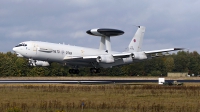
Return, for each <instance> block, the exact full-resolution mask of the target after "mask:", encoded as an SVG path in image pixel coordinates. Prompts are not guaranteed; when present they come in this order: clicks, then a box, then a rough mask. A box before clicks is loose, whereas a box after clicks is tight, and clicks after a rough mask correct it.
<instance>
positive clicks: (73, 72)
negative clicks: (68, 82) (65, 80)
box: [69, 69, 79, 74]
mask: <svg viewBox="0 0 200 112" xmlns="http://www.w3.org/2000/svg"><path fill="white" fill-rule="evenodd" d="M69 73H70V74H79V70H78V69H69Z"/></svg>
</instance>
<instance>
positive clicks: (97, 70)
mask: <svg viewBox="0 0 200 112" xmlns="http://www.w3.org/2000/svg"><path fill="white" fill-rule="evenodd" d="M100 72H101V70H100V68H90V73H100Z"/></svg>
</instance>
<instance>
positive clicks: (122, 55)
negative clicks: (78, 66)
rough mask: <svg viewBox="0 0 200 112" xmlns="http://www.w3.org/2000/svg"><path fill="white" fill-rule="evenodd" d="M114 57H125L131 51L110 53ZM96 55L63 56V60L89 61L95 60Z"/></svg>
mask: <svg viewBox="0 0 200 112" xmlns="http://www.w3.org/2000/svg"><path fill="white" fill-rule="evenodd" d="M112 55H113V57H114V58H126V57H129V56H130V55H131V53H121V54H112ZM97 57H98V56H97V55H96V56H65V57H64V59H63V60H65V61H82V62H84V61H85V62H89V61H96V59H97Z"/></svg>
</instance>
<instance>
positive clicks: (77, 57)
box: [13, 26, 182, 74]
mask: <svg viewBox="0 0 200 112" xmlns="http://www.w3.org/2000/svg"><path fill="white" fill-rule="evenodd" d="M144 32H145V27H144V26H138V29H137V31H136V33H135V35H134V37H133V38H132V39H131V41H130V44H129V45H128V48H127V50H126V51H125V52H116V51H112V50H111V42H110V37H112V36H118V35H122V34H124V32H123V31H121V30H117V29H108V28H98V29H91V30H88V31H87V33H88V34H90V35H93V36H100V37H101V41H100V46H99V49H93V48H86V47H78V46H71V45H65V44H56V43H49V42H40V41H25V42H21V43H19V44H18V45H17V46H15V47H14V48H13V51H14V52H15V53H16V54H17V56H18V57H23V58H27V59H29V65H30V66H49V65H50V63H51V62H58V63H62V64H64V65H68V66H70V67H71V69H69V73H70V74H78V73H79V70H78V68H79V67H90V72H91V73H100V68H109V67H113V66H118V65H125V64H130V63H133V62H135V61H142V60H146V59H151V58H153V57H156V56H160V54H163V55H165V54H166V55H167V54H168V52H169V51H175V50H182V48H169V49H161V50H152V51H142V50H141V47H142V42H143V36H144ZM152 54H153V55H152ZM158 54H159V55H158Z"/></svg>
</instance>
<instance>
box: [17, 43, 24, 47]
mask: <svg viewBox="0 0 200 112" xmlns="http://www.w3.org/2000/svg"><path fill="white" fill-rule="evenodd" d="M20 46H27V44H24V43H20V44H18V45H16V46H15V47H20Z"/></svg>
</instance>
